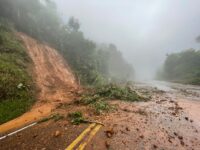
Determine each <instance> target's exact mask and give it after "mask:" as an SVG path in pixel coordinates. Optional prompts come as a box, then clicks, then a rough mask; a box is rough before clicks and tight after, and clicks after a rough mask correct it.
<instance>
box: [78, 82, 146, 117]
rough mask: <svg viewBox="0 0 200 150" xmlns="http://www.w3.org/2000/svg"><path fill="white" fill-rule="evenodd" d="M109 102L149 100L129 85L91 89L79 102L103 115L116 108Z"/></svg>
mask: <svg viewBox="0 0 200 150" xmlns="http://www.w3.org/2000/svg"><path fill="white" fill-rule="evenodd" d="M109 100H122V101H129V102H138V101H146V100H147V99H146V98H144V97H141V96H139V95H138V94H137V93H136V92H135V91H134V90H132V89H131V88H130V87H129V86H128V85H119V84H108V85H102V86H99V87H96V88H92V89H89V90H88V91H87V93H86V94H84V95H83V96H82V97H81V98H80V99H79V100H78V101H77V102H78V103H80V104H84V105H90V106H91V107H92V108H94V110H95V112H96V113H97V114H101V113H102V112H108V111H110V110H113V109H114V108H115V107H114V106H112V105H110V104H109Z"/></svg>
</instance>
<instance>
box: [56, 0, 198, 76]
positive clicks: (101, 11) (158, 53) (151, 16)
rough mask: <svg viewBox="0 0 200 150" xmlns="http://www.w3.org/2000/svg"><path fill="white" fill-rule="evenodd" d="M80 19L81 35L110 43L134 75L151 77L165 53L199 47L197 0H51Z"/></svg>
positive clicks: (62, 11)
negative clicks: (128, 64)
mask: <svg viewBox="0 0 200 150" xmlns="http://www.w3.org/2000/svg"><path fill="white" fill-rule="evenodd" d="M55 1H56V3H57V5H58V9H59V11H60V12H61V13H62V15H63V16H65V17H66V18H69V17H70V16H74V17H75V18H77V19H78V20H79V21H80V23H81V30H82V31H83V32H84V33H85V36H86V37H87V38H89V39H91V40H93V41H95V42H98V43H103V42H104V43H114V44H115V45H116V46H117V47H118V49H119V50H120V51H122V53H123V55H124V57H125V58H126V59H127V60H128V62H130V63H131V64H133V66H134V68H135V71H136V75H137V78H139V79H145V78H151V77H153V75H154V73H155V71H156V70H157V69H158V67H159V66H161V64H162V63H163V61H164V59H165V57H166V54H167V53H171V52H177V51H181V50H184V49H188V48H197V49H198V48H199V47H200V44H198V43H196V41H195V38H196V37H197V36H198V35H200V0H55Z"/></svg>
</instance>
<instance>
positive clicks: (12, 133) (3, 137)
mask: <svg viewBox="0 0 200 150" xmlns="http://www.w3.org/2000/svg"><path fill="white" fill-rule="evenodd" d="M36 124H37V122H34V123H32V124H29V125H27V126H25V127H23V128H21V129H18V130H16V131H14V132H11V133H9V134H7V135H5V136H2V137H0V140H3V139H5V138H6V137H8V136H11V135H14V134H16V133H18V132H20V131H22V130H25V129H27V128H29V127H32V126H34V125H36Z"/></svg>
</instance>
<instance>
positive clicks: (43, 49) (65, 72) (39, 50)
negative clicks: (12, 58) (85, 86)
mask: <svg viewBox="0 0 200 150" xmlns="http://www.w3.org/2000/svg"><path fill="white" fill-rule="evenodd" d="M17 36H18V37H19V38H20V39H21V40H22V42H23V43H24V45H25V47H26V50H27V52H28V54H29V56H30V58H31V59H32V61H33V66H32V68H31V70H32V76H33V79H34V81H35V85H36V88H37V89H38V92H37V100H36V103H35V105H34V106H33V108H32V109H31V110H30V111H29V112H27V113H25V114H24V115H22V116H20V117H19V118H16V119H14V120H12V121H9V122H7V123H5V124H3V125H1V126H0V133H4V132H6V131H11V130H14V129H17V128H19V127H22V126H24V125H27V124H30V123H32V122H34V121H37V120H39V119H41V118H43V117H46V116H48V115H50V114H51V113H52V112H53V110H54V109H55V108H56V107H57V106H58V105H60V104H61V103H70V102H71V101H72V100H73V99H74V98H73V97H74V93H75V92H76V91H77V88H78V85H77V83H76V80H75V77H74V76H73V74H72V72H71V70H70V68H69V66H68V65H67V62H66V61H64V59H63V58H62V57H61V55H59V54H58V52H57V51H56V50H55V49H53V48H51V47H49V46H48V45H45V44H42V43H39V42H38V41H36V40H34V39H32V38H31V37H29V36H27V35H25V34H23V33H17Z"/></svg>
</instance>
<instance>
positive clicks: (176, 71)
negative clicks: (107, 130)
mask: <svg viewBox="0 0 200 150" xmlns="http://www.w3.org/2000/svg"><path fill="white" fill-rule="evenodd" d="M158 78H159V79H162V80H167V81H173V82H180V83H188V84H198V85H200V51H199V50H195V49H189V50H185V51H182V52H179V53H172V54H169V55H167V58H166V60H165V62H164V65H163V68H162V69H161V70H159V72H158Z"/></svg>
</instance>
